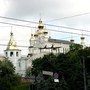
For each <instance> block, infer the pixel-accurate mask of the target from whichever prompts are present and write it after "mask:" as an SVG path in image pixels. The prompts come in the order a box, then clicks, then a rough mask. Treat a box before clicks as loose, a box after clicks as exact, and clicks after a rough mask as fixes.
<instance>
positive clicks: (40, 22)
mask: <svg viewBox="0 0 90 90" xmlns="http://www.w3.org/2000/svg"><path fill="white" fill-rule="evenodd" d="M38 28H39V29H43V28H44V24H43V23H42V20H41V19H40V20H39V25H38Z"/></svg>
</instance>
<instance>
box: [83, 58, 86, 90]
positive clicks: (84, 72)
mask: <svg viewBox="0 0 90 90" xmlns="http://www.w3.org/2000/svg"><path fill="white" fill-rule="evenodd" d="M83 78H84V90H87V85H86V68H85V59H84V56H83Z"/></svg>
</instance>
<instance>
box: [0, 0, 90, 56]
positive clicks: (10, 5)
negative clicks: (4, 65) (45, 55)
mask: <svg viewBox="0 0 90 90" xmlns="http://www.w3.org/2000/svg"><path fill="white" fill-rule="evenodd" d="M83 13H88V14H85V15H81V16H77V17H72V18H66V19H60V18H63V17H69V16H73V15H78V14H83ZM0 16H5V17H12V18H17V19H22V20H28V21H34V22H38V20H39V19H40V18H42V20H43V22H44V23H48V24H53V25H60V26H68V27H73V28H79V29H86V30H88V31H89V30H90V0H0ZM55 19H60V20H55ZM0 22H8V23H15V24H22V25H32V23H25V22H20V21H13V20H7V19H2V18H0ZM34 26H37V25H34ZM46 28H51V29H57V30H60V31H67V32H75V33H80V34H81V33H82V32H80V31H74V30H69V29H64V28H55V27H48V26H46ZM0 30H1V32H0V44H7V43H8V40H9V35H10V31H11V26H10V25H6V24H0ZM12 30H13V33H14V37H15V40H16V41H17V44H18V45H25V46H29V39H30V35H31V32H34V31H35V29H31V28H27V27H17V26H13V28H12ZM83 33H85V34H89V35H90V32H88V33H87V32H83ZM49 35H50V36H51V37H52V38H58V39H66V40H70V38H68V37H71V36H72V37H73V39H75V41H76V42H78V43H80V36H78V35H71V34H64V33H57V32H51V31H49ZM89 39H90V37H86V40H85V42H86V44H90V42H89ZM87 41H88V42H87ZM0 48H1V49H0V50H1V52H0V53H3V50H5V48H6V47H4V46H3V47H2V46H0ZM20 49H22V50H23V51H22V54H27V53H28V48H20ZM24 52H26V53H24Z"/></svg>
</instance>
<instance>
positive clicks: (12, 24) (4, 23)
mask: <svg viewBox="0 0 90 90" xmlns="http://www.w3.org/2000/svg"><path fill="white" fill-rule="evenodd" d="M84 14H89V13H84ZM80 15H83V14H80ZM76 16H78V15H76ZM0 18H5V19H11V20H17V21H22V22H29V23H35V24H38V22H33V21H27V20H20V19H15V18H10V17H3V16H0ZM0 23H3V24H9V23H6V22H0ZM10 24H11V23H10ZM11 25H15V24H11ZM44 25H46V26H52V27H60V28H65V29H73V30H76V31H85V32H90V31H89V30H86V29H78V28H73V27H67V26H58V25H52V24H44ZM17 26H22V27H24V26H23V25H19V24H17ZM26 27H30V26H26ZM33 28H36V27H33Z"/></svg>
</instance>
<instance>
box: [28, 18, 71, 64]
mask: <svg viewBox="0 0 90 90" xmlns="http://www.w3.org/2000/svg"><path fill="white" fill-rule="evenodd" d="M70 44H71V42H70V41H65V40H58V39H52V38H50V37H49V36H48V31H47V30H46V28H45V26H44V24H43V22H42V20H41V19H40V20H39V25H38V29H37V31H36V32H35V33H34V34H31V38H30V47H29V54H28V57H29V61H30V62H31V63H30V64H31V65H30V66H32V60H34V59H36V58H39V57H42V56H43V55H45V54H48V53H55V54H57V53H66V52H68V51H69V45H70Z"/></svg>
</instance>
